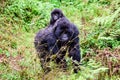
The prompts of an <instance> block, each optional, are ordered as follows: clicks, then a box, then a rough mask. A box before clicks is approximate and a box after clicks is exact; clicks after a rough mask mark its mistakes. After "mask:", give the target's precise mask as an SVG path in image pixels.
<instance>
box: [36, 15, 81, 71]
mask: <svg viewBox="0 0 120 80" xmlns="http://www.w3.org/2000/svg"><path fill="white" fill-rule="evenodd" d="M78 35H79V31H78V29H77V27H76V26H75V25H74V24H72V23H71V22H70V21H69V20H68V19H66V18H65V17H62V18H60V19H58V20H57V21H56V22H55V24H54V25H53V26H52V27H47V28H45V29H44V30H41V31H39V32H38V33H37V34H36V37H35V42H34V44H35V48H36V50H37V52H38V55H39V58H40V61H41V64H42V67H43V69H44V70H46V68H47V69H48V67H46V66H45V62H49V61H50V60H51V56H52V55H56V57H55V58H52V60H54V61H55V62H56V63H57V64H64V66H63V65H62V66H61V67H63V68H66V66H67V65H66V60H65V58H64V56H65V55H66V51H67V50H68V52H69V53H68V56H69V57H71V58H72V59H73V61H77V62H80V59H81V56H80V47H79V37H78ZM75 65H76V64H75ZM75 72H77V70H75Z"/></svg>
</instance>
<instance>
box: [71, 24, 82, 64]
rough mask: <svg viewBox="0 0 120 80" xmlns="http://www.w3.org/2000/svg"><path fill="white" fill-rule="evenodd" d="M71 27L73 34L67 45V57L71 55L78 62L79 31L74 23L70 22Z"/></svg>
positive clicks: (79, 57)
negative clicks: (68, 45)
mask: <svg viewBox="0 0 120 80" xmlns="http://www.w3.org/2000/svg"><path fill="white" fill-rule="evenodd" d="M72 28H73V35H72V40H71V44H70V47H69V57H72V59H73V60H76V61H78V62H80V59H81V55H80V46H79V36H78V35H79V31H78V29H77V27H76V26H75V25H74V24H72Z"/></svg>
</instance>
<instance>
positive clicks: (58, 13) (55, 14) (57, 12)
mask: <svg viewBox="0 0 120 80" xmlns="http://www.w3.org/2000/svg"><path fill="white" fill-rule="evenodd" d="M62 17H65V16H64V14H63V12H62V11H61V10H60V9H54V10H53V11H52V12H51V19H50V24H54V23H55V22H56V21H57V20H58V19H60V18H62Z"/></svg>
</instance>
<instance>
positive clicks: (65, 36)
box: [54, 17, 73, 42]
mask: <svg viewBox="0 0 120 80" xmlns="http://www.w3.org/2000/svg"><path fill="white" fill-rule="evenodd" d="M54 33H55V36H56V38H57V39H58V40H59V41H61V42H66V41H69V40H70V39H71V37H72V35H73V30H72V25H71V23H70V22H69V20H67V19H66V18H65V17H63V18H61V19H59V20H58V21H57V22H56V27H55V31H54Z"/></svg>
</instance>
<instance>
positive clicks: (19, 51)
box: [0, 0, 120, 80]
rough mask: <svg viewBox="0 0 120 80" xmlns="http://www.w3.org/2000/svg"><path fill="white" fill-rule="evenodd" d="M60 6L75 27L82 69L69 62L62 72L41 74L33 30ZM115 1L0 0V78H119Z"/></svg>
mask: <svg viewBox="0 0 120 80" xmlns="http://www.w3.org/2000/svg"><path fill="white" fill-rule="evenodd" d="M54 8H60V9H62V10H63V12H64V14H65V15H66V16H67V18H68V19H69V20H70V21H71V22H73V23H74V24H76V25H77V27H78V29H79V30H80V40H81V41H80V45H81V54H82V60H81V66H80V68H81V70H80V71H79V72H78V73H77V74H74V73H73V72H72V67H71V61H70V60H69V59H68V65H69V69H68V71H67V72H63V71H62V70H60V69H57V68H53V70H52V71H51V72H50V73H49V74H46V75H44V73H43V71H42V69H41V66H40V63H39V59H38V58H37V56H36V54H35V53H36V52H35V49H34V44H33V41H34V36H35V33H36V32H37V31H38V30H39V29H41V28H44V27H46V26H47V25H48V24H49V19H50V12H51V10H52V9H54ZM119 79H120V1H119V0H74V1H71V0H66V1H61V0H58V1H57V0H0V80H119Z"/></svg>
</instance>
